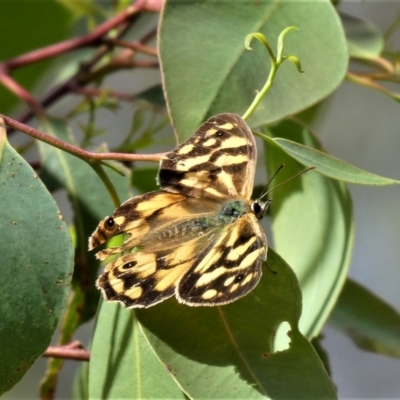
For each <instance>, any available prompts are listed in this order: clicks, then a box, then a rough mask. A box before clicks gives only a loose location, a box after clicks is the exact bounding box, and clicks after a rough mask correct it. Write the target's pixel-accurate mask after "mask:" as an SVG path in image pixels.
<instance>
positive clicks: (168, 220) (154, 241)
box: [89, 114, 267, 307]
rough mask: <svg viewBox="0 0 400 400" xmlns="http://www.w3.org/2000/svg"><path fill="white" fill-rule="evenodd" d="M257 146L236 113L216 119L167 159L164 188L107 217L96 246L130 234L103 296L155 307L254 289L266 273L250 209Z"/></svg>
mask: <svg viewBox="0 0 400 400" xmlns="http://www.w3.org/2000/svg"><path fill="white" fill-rule="evenodd" d="M255 160H256V145H255V141H254V138H253V135H252V133H251V131H250V129H249V128H248V126H247V125H246V123H245V122H244V121H243V120H242V118H240V117H239V116H237V115H234V114H220V115H217V116H215V117H212V118H210V119H209V120H208V121H206V122H205V123H204V124H202V125H201V127H200V128H199V129H198V131H196V133H195V134H194V135H193V136H192V137H190V138H189V139H188V140H187V141H185V142H184V143H182V144H181V145H180V146H178V147H177V148H176V149H175V150H173V151H171V152H169V153H167V154H166V156H165V158H164V159H163V160H162V161H161V164H160V171H159V175H158V180H159V183H160V186H161V188H162V190H159V191H156V192H151V193H148V194H145V195H142V196H137V197H134V198H132V199H130V200H128V201H126V202H125V203H123V204H122V205H121V206H120V207H118V208H117V209H116V210H115V212H114V213H113V215H111V216H110V217H107V218H105V219H104V220H103V221H102V222H101V223H100V224H99V226H98V227H97V229H96V231H95V232H94V233H93V235H92V236H91V237H90V239H89V249H92V248H95V247H97V246H99V245H100V244H103V243H105V242H106V241H107V240H108V239H110V238H112V237H114V236H116V235H119V234H125V235H124V239H125V241H124V243H123V244H122V245H121V246H118V247H112V248H107V249H104V250H102V251H100V252H98V253H97V257H98V258H99V259H101V260H104V259H106V258H107V257H109V256H111V255H118V256H117V257H118V258H116V259H114V260H113V261H111V262H110V263H109V264H108V265H107V266H106V268H105V271H104V273H103V274H102V275H101V276H100V277H99V279H98V281H97V287H98V288H99V289H101V291H102V293H103V295H104V297H105V298H106V299H107V300H110V301H119V302H121V303H122V304H123V305H125V306H126V307H149V306H152V305H154V304H157V303H159V302H160V301H162V300H164V299H166V298H168V297H171V296H173V295H174V294H175V296H176V297H177V299H178V300H179V301H180V302H182V303H185V304H188V305H192V306H197V305H203V306H212V305H220V304H226V303H230V302H232V301H234V300H236V299H237V298H239V297H242V296H244V295H245V294H247V293H248V292H249V291H250V290H251V289H253V288H254V286H255V285H256V284H257V283H258V281H259V279H260V277H261V264H262V260H264V259H265V258H266V253H267V239H266V237H265V235H264V232H263V231H262V229H261V227H260V225H259V223H258V221H257V218H256V217H255V215H254V213H253V212H252V210H251V206H250V195H251V191H252V188H253V182H254V173H255Z"/></svg>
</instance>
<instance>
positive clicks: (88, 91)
mask: <svg viewBox="0 0 400 400" xmlns="http://www.w3.org/2000/svg"><path fill="white" fill-rule="evenodd" d="M71 89H72V91H73V93H78V94H83V95H84V96H89V97H97V96H104V95H105V94H106V95H107V96H110V97H114V98H116V99H118V100H124V101H134V100H136V96H135V95H133V94H129V93H123V92H118V91H117V90H111V89H106V88H103V89H98V88H83V87H80V86H75V87H71Z"/></svg>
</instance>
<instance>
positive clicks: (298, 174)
mask: <svg viewBox="0 0 400 400" xmlns="http://www.w3.org/2000/svg"><path fill="white" fill-rule="evenodd" d="M284 166H285V164H282V165H281V166H280V167H279V168H278V169H277V171H276V172H275V173H274V175H272V178H271V179H270V180H269V182H268V184H267V187H268V185H269V184H270V183H271V181H272V180H273V179H274V178H275V176H276V174H277V173H278V172H279V171H280V170H281V169H282V168H283V167H284ZM313 169H315V167H308V168H306V169H305V170H303V171H300V172H299V173H297V174H296V175H293V176H291V177H290V178H288V179H286V180H285V181H283V182H281V183H280V184H279V185H276V186H274V187H273V188H271V189H269V190H267V191H266V192H265V193H263V194H262V195H261V196H260V198H259V200H261V199H262V198H263V197H264V196H266V195H267V194H268V193H270V192H272V191H273V190H275V189H276V188H278V187H279V186H282V185H284V184H285V183H287V182H289V181H291V180H292V179H295V178H297V177H298V176H300V175H303V174H305V173H306V172H308V171H311V170H313Z"/></svg>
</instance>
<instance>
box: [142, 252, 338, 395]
mask: <svg viewBox="0 0 400 400" xmlns="http://www.w3.org/2000/svg"><path fill="white" fill-rule="evenodd" d="M267 263H268V267H264V275H263V277H262V278H261V281H260V283H259V285H258V286H257V287H256V288H255V289H254V290H253V291H252V292H251V293H250V294H249V295H247V296H245V297H244V298H242V299H240V300H238V301H236V302H234V303H233V304H230V305H227V306H223V307H196V308H192V307H187V306H184V305H181V304H178V303H177V302H176V301H175V299H172V300H169V301H166V302H163V303H161V304H159V305H157V306H156V307H153V308H150V309H148V310H139V311H138V312H137V315H138V317H139V321H140V323H141V324H142V326H143V332H144V334H145V335H146V337H147V340H148V341H149V343H150V344H151V346H152V347H153V349H154V351H155V352H156V354H157V356H158V357H159V358H160V360H161V362H162V363H163V364H164V366H165V367H166V368H168V370H169V371H171V373H172V375H173V376H174V378H175V379H176V381H177V382H178V384H179V385H180V387H182V389H183V390H184V391H185V393H187V395H188V396H189V397H190V398H196V399H198V398H225V399H233V398H241V399H244V398H245V399H262V398H265V397H266V396H270V397H271V398H276V399H279V398H281V399H287V398H304V399H310V398H325V399H335V398H336V394H335V390H334V388H333V385H332V383H331V381H330V379H329V377H328V376H327V374H326V371H325V369H324V367H323V365H322V363H321V361H320V360H319V359H318V357H317V356H316V353H315V352H314V350H313V348H312V346H311V345H310V343H308V342H307V340H306V339H305V338H304V337H303V336H302V335H301V334H300V332H299V330H298V328H297V324H298V320H299V317H300V313H301V294H300V291H299V287H298V283H297V280H296V277H295V275H294V274H293V272H292V271H291V270H290V268H289V266H288V265H287V264H286V263H285V262H284V261H283V260H282V259H281V258H280V257H279V256H277V255H276V254H275V253H274V252H273V251H272V250H270V251H269V255H268V262H267ZM282 323H287V324H289V325H290V328H287V329H286V330H285V332H284V334H285V336H286V335H289V332H288V329H290V341H291V342H290V346H289V348H288V349H286V350H284V351H279V352H274V349H273V344H272V343H273V338H274V336H275V333H276V330H277V328H278V327H279V326H280V325H281V324H282Z"/></svg>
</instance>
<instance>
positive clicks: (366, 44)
mask: <svg viewBox="0 0 400 400" xmlns="http://www.w3.org/2000/svg"><path fill="white" fill-rule="evenodd" d="M341 18H342V21H343V26H344V30H345V32H346V38H347V43H348V45H349V53H350V55H351V56H353V57H357V58H363V59H367V60H368V59H372V58H375V57H378V56H379V55H380V54H381V53H382V51H383V47H384V38H383V35H382V33H381V32H380V31H379V29H378V28H377V27H376V26H375V25H374V24H372V23H371V22H370V21H364V20H362V19H359V18H356V17H353V16H351V15H346V14H341Z"/></svg>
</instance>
